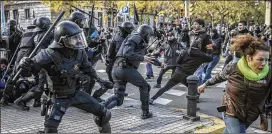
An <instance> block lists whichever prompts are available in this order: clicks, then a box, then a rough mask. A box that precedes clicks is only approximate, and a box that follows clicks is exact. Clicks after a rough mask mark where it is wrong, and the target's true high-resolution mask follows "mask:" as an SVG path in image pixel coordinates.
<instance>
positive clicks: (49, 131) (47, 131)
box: [38, 128, 58, 133]
mask: <svg viewBox="0 0 272 134" xmlns="http://www.w3.org/2000/svg"><path fill="white" fill-rule="evenodd" d="M38 133H58V130H57V129H56V128H44V131H38Z"/></svg>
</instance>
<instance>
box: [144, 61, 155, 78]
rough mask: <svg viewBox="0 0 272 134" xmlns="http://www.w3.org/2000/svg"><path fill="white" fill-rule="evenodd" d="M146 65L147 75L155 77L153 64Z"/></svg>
mask: <svg viewBox="0 0 272 134" xmlns="http://www.w3.org/2000/svg"><path fill="white" fill-rule="evenodd" d="M145 67H146V76H147V77H153V76H154V75H153V69H152V64H150V63H146V65H145Z"/></svg>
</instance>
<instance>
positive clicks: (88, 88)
mask: <svg viewBox="0 0 272 134" xmlns="http://www.w3.org/2000/svg"><path fill="white" fill-rule="evenodd" d="M85 19H86V17H85V15H84V14H83V13H81V12H79V11H74V12H72V13H71V15H70V16H69V21H72V22H75V23H76V24H77V25H78V26H79V27H80V28H83V27H84V25H85V24H84V23H85V22H86V21H85ZM86 35H87V31H86V30H85V31H84V36H85V37H86V39H88V38H89V37H88V36H86ZM98 42H99V43H102V42H100V41H98ZM88 43H89V45H88V47H96V46H97V45H98V44H96V43H97V42H93V41H91V40H86V45H87V44H88ZM92 45H94V46H92ZM86 47H87V46H86ZM98 48H100V47H98ZM89 52H91V53H89ZM87 53H88V60H89V61H90V62H91V63H92V66H93V67H95V64H96V62H97V59H96V58H94V57H97V56H100V55H98V54H99V53H100V50H96V51H93V50H92V49H91V48H87ZM94 55H95V56H94ZM99 84H100V85H101V88H100V89H98V90H96V91H95V92H94V94H93V97H94V98H95V99H97V100H98V101H100V102H101V101H103V100H102V99H101V98H100V97H101V96H102V95H103V94H104V93H105V92H106V91H107V90H108V89H111V88H113V84H112V83H111V82H108V81H99ZM94 85H95V80H94V79H93V78H89V79H88V83H86V85H85V87H84V88H83V91H85V92H87V93H89V94H90V95H91V94H92V89H93V88H94Z"/></svg>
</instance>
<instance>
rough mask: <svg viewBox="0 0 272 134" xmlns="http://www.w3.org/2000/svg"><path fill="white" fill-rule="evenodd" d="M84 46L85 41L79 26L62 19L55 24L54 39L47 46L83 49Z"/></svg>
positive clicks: (85, 44)
mask: <svg viewBox="0 0 272 134" xmlns="http://www.w3.org/2000/svg"><path fill="white" fill-rule="evenodd" d="M86 46H87V42H86V39H85V36H84V34H83V31H82V30H81V28H80V27H79V26H78V25H77V24H76V23H74V22H71V21H62V22H61V23H59V24H58V25H57V26H56V28H55V31H54V41H53V43H52V44H50V45H49V46H48V47H49V48H63V47H66V48H71V49H84V48H85V47H86Z"/></svg>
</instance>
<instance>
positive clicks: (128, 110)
mask: <svg viewBox="0 0 272 134" xmlns="http://www.w3.org/2000/svg"><path fill="white" fill-rule="evenodd" d="M30 104H31V103H30ZM150 110H151V111H152V112H153V114H154V117H153V118H150V119H146V120H142V119H140V114H141V110H140V102H139V101H138V100H129V99H128V100H126V101H124V104H123V106H121V107H117V108H114V109H112V110H111V111H112V119H111V120H110V123H111V127H112V133H194V132H197V133H201V132H204V133H210V132H217V133H218V131H219V133H220V130H221V131H222V129H223V128H224V123H223V121H222V120H220V119H218V118H215V117H212V116H207V115H203V114H200V117H201V118H200V121H197V122H190V121H187V120H184V119H183V115H184V114H185V111H184V110H179V109H176V108H169V107H165V106H158V105H155V106H150ZM182 111H183V112H182ZM43 122H44V117H41V116H40V108H33V107H31V109H30V111H20V110H17V109H14V108H13V106H7V107H1V133H36V132H37V131H39V130H42V129H43ZM58 130H59V133H98V129H97V127H96V125H95V124H94V122H93V116H92V114H90V113H86V112H85V111H82V110H79V109H77V108H74V107H70V108H69V109H68V110H67V112H66V114H65V115H64V117H63V120H62V122H61V124H60V126H59V129H58ZM256 132H261V131H258V130H257V131H254V130H253V129H249V131H248V133H256ZM266 133H267V132H266Z"/></svg>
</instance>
